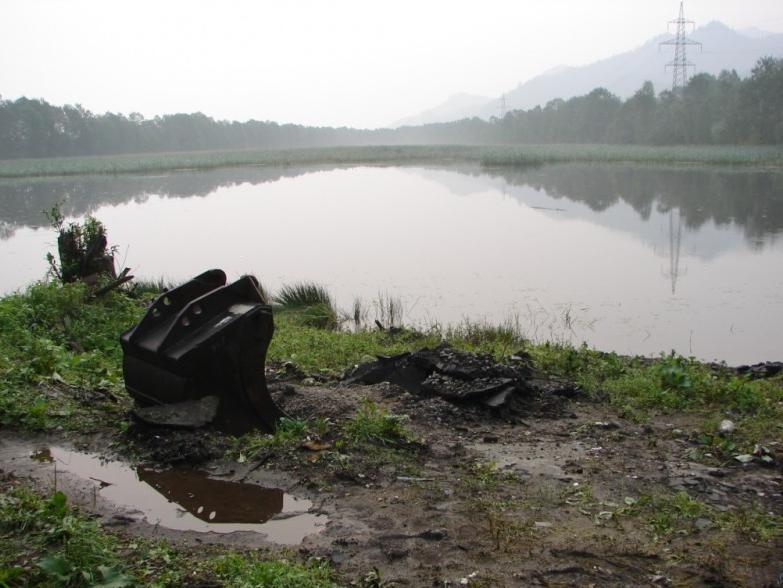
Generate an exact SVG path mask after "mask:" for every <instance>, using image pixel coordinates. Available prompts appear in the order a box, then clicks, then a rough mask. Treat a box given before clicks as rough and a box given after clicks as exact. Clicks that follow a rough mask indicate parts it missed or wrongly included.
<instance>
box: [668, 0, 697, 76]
mask: <svg viewBox="0 0 783 588" xmlns="http://www.w3.org/2000/svg"><path fill="white" fill-rule="evenodd" d="M683 4H684V2H680V16H679V17H678V18H676V19H675V20H670V21H669V24H670V25H673V24H674V25H677V34H676V35H675V36H674V38H673V39H669V40H668V41H664V42H662V43H660V44H659V45H658V48H659V49H660V47H661V46H663V45H674V59H672V60H671V61H670V62H669V63H667V64H666V67H667V68H669V67H671V68H672V70H673V76H672V90H677V89H678V88H684V87H685V86H686V85H687V84H688V68H689V67H696V66H695V65H694V64H693V63H691V62H690V61H688V57H687V55H686V48H687V47H688V45H696V46H698V47H699V50H700V51H701V43H699V42H698V41H694V40H693V39H689V38H688V37H686V36H685V29H686V28H687V27H688V26H691V27H693V26H694V22H693V21H692V20H685V16H684V12H683V6H682V5H683Z"/></svg>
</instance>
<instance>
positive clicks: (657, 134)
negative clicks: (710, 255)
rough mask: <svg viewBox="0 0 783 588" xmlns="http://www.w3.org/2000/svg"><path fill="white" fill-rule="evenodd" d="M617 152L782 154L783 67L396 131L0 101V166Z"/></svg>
mask: <svg viewBox="0 0 783 588" xmlns="http://www.w3.org/2000/svg"><path fill="white" fill-rule="evenodd" d="M509 143H512V144H513V143H619V144H645V145H713V144H747V145H773V144H783V59H774V58H771V57H767V58H763V59H761V60H759V62H758V63H757V65H756V67H755V68H754V69H753V71H752V73H751V75H749V76H748V77H747V78H745V79H741V78H740V77H739V76H738V75H737V73H736V72H734V71H731V72H728V71H724V72H722V73H721V74H720V75H718V76H717V77H716V76H712V75H709V74H699V75H696V76H694V77H693V78H691V80H690V81H689V83H688V85H687V86H686V87H685V88H682V89H679V90H677V91H670V90H666V91H663V92H661V93H660V94H657V95H656V93H655V89H654V88H653V85H652V84H651V83H649V82H647V83H645V84H644V85H643V86H642V87H641V88H640V89H639V90H638V91H637V92H636V93H635V94H634V95H633V96H631V97H630V98H628V99H627V100H622V99H621V98H619V97H617V96H615V95H613V94H611V93H610V92H608V91H607V90H605V89H603V88H597V89H595V90H593V91H592V92H590V93H589V94H587V95H585V96H579V97H575V98H571V99H569V100H552V101H550V102H549V103H547V104H546V105H545V106H543V107H540V106H539V107H536V108H532V109H530V110H516V111H511V112H509V113H507V114H506V115H505V116H504V117H503V118H493V119H491V120H490V121H484V120H481V119H478V118H472V119H464V120H461V121H455V122H450V123H440V124H431V125H424V126H417V127H401V128H398V129H375V130H360V129H350V128H328V127H305V126H300V125H294V124H284V125H280V124H277V123H274V122H260V121H255V120H251V121H247V122H244V123H240V122H228V121H218V120H214V119H212V118H210V117H208V116H206V115H204V114H202V113H195V114H173V115H165V116H157V117H155V118H153V119H145V118H144V117H143V116H142V115H140V114H138V113H133V114H130V115H128V116H125V115H122V114H114V113H106V114H103V115H96V114H93V113H92V112H90V111H89V110H85V109H84V108H82V107H81V106H79V105H76V106H54V105H52V104H49V103H48V102H46V101H44V100H34V99H29V98H19V99H18V100H14V101H11V100H2V99H0V159H12V158H20V157H55V156H68V155H103V154H119V153H144V152H161V151H188V150H212V149H280V148H296V147H326V146H344V145H417V144H509Z"/></svg>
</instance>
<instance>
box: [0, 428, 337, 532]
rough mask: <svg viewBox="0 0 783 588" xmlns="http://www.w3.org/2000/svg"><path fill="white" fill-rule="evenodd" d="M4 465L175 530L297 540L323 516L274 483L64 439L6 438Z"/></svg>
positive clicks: (314, 528)
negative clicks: (132, 459) (137, 461)
mask: <svg viewBox="0 0 783 588" xmlns="http://www.w3.org/2000/svg"><path fill="white" fill-rule="evenodd" d="M0 458H1V460H2V463H3V466H4V467H3V469H6V470H8V471H14V472H19V473H24V474H26V475H31V476H32V477H34V478H35V479H37V480H38V482H39V483H40V484H42V485H43V486H46V485H49V484H51V487H52V489H54V488H57V489H60V490H62V491H63V492H65V493H66V495H68V497H69V499H71V500H72V501H76V502H78V501H79V500H78V496H77V495H79V496H81V497H84V496H85V495H86V496H87V498H88V500H87V501H88V502H89V497H90V494H92V501H93V506H95V505H96V503H97V501H98V500H101V501H107V502H108V503H109V504H110V505H111V509H112V510H114V511H115V513H116V514H121V515H123V516H127V517H130V518H131V519H133V520H137V521H138V520H144V521H146V522H147V523H149V524H152V525H157V526H160V527H164V528H167V529H172V530H177V531H197V532H202V533H232V532H235V531H252V532H256V533H263V534H264V535H265V536H266V537H267V538H268V540H269V541H272V542H274V543H281V544H289V545H295V544H298V543H300V542H301V541H302V539H303V538H304V537H306V536H307V535H310V534H313V533H318V532H319V531H320V530H321V529H322V528H323V526H324V525H325V524H326V520H327V519H326V517H325V516H322V515H318V514H314V513H311V512H309V511H310V509H311V508H312V506H313V505H312V502H311V501H309V500H306V499H301V498H296V497H294V496H291V495H290V494H288V493H286V492H285V491H284V490H282V489H279V488H265V487H263V486H259V485H257V484H249V483H240V482H234V481H229V480H221V479H216V478H212V477H210V476H209V475H208V474H207V473H205V472H202V471H197V470H178V469H172V470H156V469H154V468H149V467H144V466H138V467H135V468H132V467H130V466H128V465H127V464H125V463H122V462H119V461H107V460H103V459H101V458H99V457H98V456H96V455H91V454H88V453H80V452H78V451H71V450H68V449H64V448H62V447H43V448H41V447H37V448H31V447H30V446H27V445H24V444H15V443H4V444H3V445H2V447H1V448H0Z"/></svg>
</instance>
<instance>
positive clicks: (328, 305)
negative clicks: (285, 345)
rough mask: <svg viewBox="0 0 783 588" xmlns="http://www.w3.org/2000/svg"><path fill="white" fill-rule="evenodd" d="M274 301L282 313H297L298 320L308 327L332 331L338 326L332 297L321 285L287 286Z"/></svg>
mask: <svg viewBox="0 0 783 588" xmlns="http://www.w3.org/2000/svg"><path fill="white" fill-rule="evenodd" d="M272 301H273V303H274V304H275V305H276V306H277V307H278V308H279V309H280V310H282V311H296V316H297V318H298V319H299V320H300V321H301V322H302V323H303V324H305V325H307V326H312V327H318V328H322V329H331V328H335V327H337V325H338V320H337V308H336V307H335V304H334V300H333V298H332V295H331V294H330V293H329V291H328V290H327V289H326V288H325V287H324V286H322V285H320V284H316V283H314V282H297V283H295V284H286V285H284V286H283V287H282V288H280V290H279V291H278V293H277V294H275V295H274V296H273V297H272Z"/></svg>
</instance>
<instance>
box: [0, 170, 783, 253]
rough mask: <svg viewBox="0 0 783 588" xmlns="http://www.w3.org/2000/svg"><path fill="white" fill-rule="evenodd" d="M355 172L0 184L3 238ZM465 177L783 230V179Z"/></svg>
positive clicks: (645, 174)
mask: <svg viewBox="0 0 783 588" xmlns="http://www.w3.org/2000/svg"><path fill="white" fill-rule="evenodd" d="M348 167H351V166H346V165H341V166H307V167H291V168H281V167H274V168H272V167H269V168H266V167H257V168H252V167H244V168H226V169H219V170H210V171H201V172H177V173H171V174H167V175H159V176H141V175H138V176H137V175H121V176H89V177H86V176H85V177H81V178H67V179H39V180H15V181H5V182H0V239H7V238H8V237H10V236H12V235H13V233H14V231H15V230H16V229H17V228H18V227H20V226H40V225H42V224H45V223H46V219H45V217H44V215H43V213H42V211H44V210H49V209H51V207H52V206H54V205H55V204H58V203H61V208H62V210H63V212H64V213H65V214H66V215H67V216H82V215H84V214H87V213H90V212H93V211H94V210H96V209H97V208H99V207H101V206H104V205H118V204H122V203H125V202H131V201H133V202H144V201H146V200H147V199H148V198H149V196H151V195H160V196H164V197H168V198H188V197H192V196H202V197H203V196H206V195H208V194H211V193H212V192H214V191H215V190H216V189H218V188H221V187H228V186H235V185H239V184H242V183H250V184H261V183H265V182H275V181H277V180H280V179H282V178H293V177H297V176H300V175H303V174H306V173H310V172H316V171H325V170H334V169H346V168H348ZM446 169H448V170H450V171H456V172H459V173H463V174H466V175H472V176H479V177H481V176H485V175H486V174H489V175H490V176H491V177H494V178H502V179H503V181H505V182H506V183H508V184H510V185H516V186H531V187H533V188H536V189H539V190H544V191H545V192H546V193H547V194H549V195H550V196H552V197H554V198H567V199H569V200H572V201H576V202H582V203H584V204H586V205H587V206H589V207H590V208H591V209H592V210H595V211H597V212H600V211H603V210H606V209H607V208H609V207H611V206H612V205H614V204H616V203H618V202H621V201H623V202H626V203H628V204H630V205H631V206H632V207H633V208H634V210H636V211H637V212H638V213H639V215H640V216H641V218H642V219H643V220H647V219H649V217H650V214H651V213H652V211H653V207H655V209H656V210H657V211H659V212H661V213H666V212H668V211H670V210H673V209H676V210H678V211H679V216H678V217H679V218H681V219H682V222H683V223H684V225H685V227H687V228H690V229H694V228H698V227H700V226H701V225H703V224H704V223H705V222H708V221H713V222H715V223H716V224H727V223H735V224H737V225H738V226H741V227H742V228H743V230H744V232H745V236H746V238H747V239H748V240H749V241H750V242H751V244H752V245H753V246H755V247H762V246H763V244H764V242H765V241H766V242H769V241H770V240H771V239H773V238H774V236H775V235H776V234H777V233H780V232H783V174H780V173H764V172H748V171H731V170H728V171H727V170H721V171H718V170H710V169H704V168H701V169H663V168H660V167H657V168H656V167H639V166H636V167H630V166H619V165H617V166H611V165H610V166H607V165H594V166H591V165H584V164H573V165H556V166H555V165H552V166H544V167H540V168H517V169H513V168H503V169H497V168H494V169H480V168H475V167H472V168H469V169H467V168H460V167H448V166H447V167H446Z"/></svg>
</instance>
